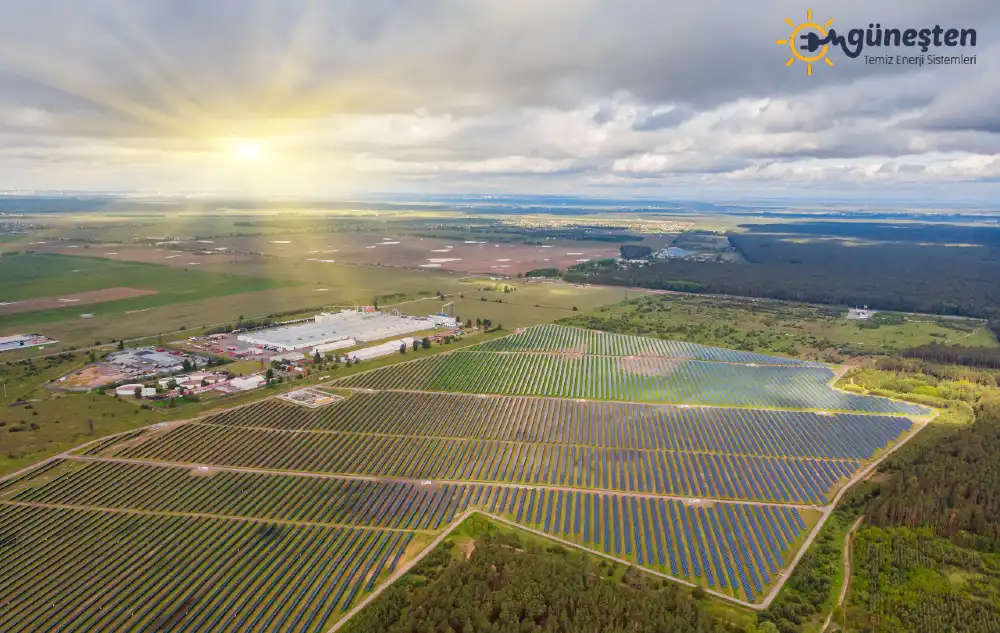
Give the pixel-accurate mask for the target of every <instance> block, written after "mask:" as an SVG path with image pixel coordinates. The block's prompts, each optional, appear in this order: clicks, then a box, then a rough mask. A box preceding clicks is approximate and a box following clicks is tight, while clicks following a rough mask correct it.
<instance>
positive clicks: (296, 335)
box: [238, 307, 455, 353]
mask: <svg viewBox="0 0 1000 633" xmlns="http://www.w3.org/2000/svg"><path fill="white" fill-rule="evenodd" d="M454 326H455V319H454V318H452V317H448V316H442V315H432V316H428V317H414V316H407V315H403V314H399V313H398V312H397V311H393V313H391V314H386V313H383V312H379V311H377V310H375V309H373V308H371V307H367V308H361V309H354V310H343V311H341V312H322V313H320V314H317V315H316V316H315V317H314V319H313V322H312V323H303V324H299V325H289V326H286V327H278V328H273V329H269V330H259V331H256V332H247V333H244V334H240V335H239V337H238V338H239V340H240V341H243V342H245V343H249V344H252V345H258V346H260V347H262V348H264V349H274V350H278V351H290V350H294V349H306V348H315V347H317V346H324V345H330V344H334V343H338V342H341V341H346V340H348V339H352V340H353V341H354V343H355V344H357V343H367V342H369V341H379V340H382V339H387V338H391V337H394V336H402V335H404V334H410V333H412V332H419V331H422V330H431V329H434V328H438V327H454ZM344 347H349V345H346V344H345V345H344ZM332 349H339V348H337V347H334V348H332ZM320 353H323V351H321V352H320Z"/></svg>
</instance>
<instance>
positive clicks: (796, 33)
mask: <svg viewBox="0 0 1000 633" xmlns="http://www.w3.org/2000/svg"><path fill="white" fill-rule="evenodd" d="M785 24H787V25H788V26H790V27H792V34H791V35H789V36H788V39H787V40H777V41H776V42H775V44H780V45H781V46H788V47H789V48H791V49H792V56H791V57H789V58H788V61H787V62H785V66H791V65H792V64H794V63H795V60H799V61H802V62H805V64H806V74H807V75H810V76H811V75H812V74H813V62H818V61H819V60H821V59H822V60H823V61H825V62H826V64H827V66H833V65H834V64H833V62H832V61H830V59H829V58H828V57H827V56H826V54H827V53H828V52H830V46H829V44H824V45H823V49H822V50H821V51H819V52H818V53H816V54H815V55H809V56H806V55H803V54H802V53H800V52H799V51H800V49H801V50H806V51H809V52H810V53H815V52H816V49H818V48H819V46H818V45H817V46H815V47H814V48H811V49H810V45H812V44H813V42H815V41H817V40H815V39H813V38H810V37H809V36H810V35H812V36H814V37H815V34H816V33H817V32H818V33H821V34H822V35H823V37H826V36H827V34H828V32H827V29H828V28H830V25H831V24H833V18H830V19H829V20H827V21H826V22H824V23H823V26H820V25H819V24H816V23H815V22H813V10H812V9H806V21H805V22H803V23H802V24H795V22H792V21H791V20H790V19H789V18H785ZM803 31H808V33H803ZM799 38H801V39H803V40H805V41H806V44H805V45H802V46H796V45H795V41H796V40H798V39H799Z"/></svg>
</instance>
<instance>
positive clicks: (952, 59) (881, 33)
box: [775, 9, 976, 76]
mask: <svg viewBox="0 0 1000 633" xmlns="http://www.w3.org/2000/svg"><path fill="white" fill-rule="evenodd" d="M785 24H787V25H788V26H789V27H790V28H791V29H792V32H791V34H790V35H789V36H788V38H787V39H783V40H776V41H775V43H776V44H778V45H779V46H787V47H788V48H789V49H791V51H792V56H791V57H789V58H788V60H787V61H786V62H785V66H791V65H792V64H794V63H795V62H796V61H801V62H803V63H804V64H805V65H806V75H809V76H811V75H812V71H813V64H815V63H819V62H820V61H823V62H824V63H825V64H826V65H827V66H830V67H833V66H835V64H834V63H833V61H832V60H831V59H830V58H829V54H830V52H831V50H830V49H831V48H833V49H836V48H840V50H841V51H842V52H843V53H844V55H845V56H847V57H848V58H849V59H856V58H858V57H860V56H861V53H862V51H863V50H864V49H865V48H866V47H868V48H917V47H919V48H920V54H917V53H916V52H910V53H907V54H891V55H865V56H864V63H865V64H867V65H876V66H891V65H894V64H895V65H899V66H902V65H910V66H923V65H924V64H927V65H949V64H975V63H976V56H975V55H937V54H934V53H931V54H925V53H927V52H928V51H929V50H930V49H931V48H935V49H936V48H940V47H942V46H944V47H949V48H953V47H956V46H959V47H962V48H965V47H966V46H969V47H972V48H975V46H976V29H956V28H949V29H945V28H942V27H941V25H940V24H935V25H934V26H933V27H932V28H923V29H914V28H907V29H895V28H889V27H885V28H883V27H882V24H881V23H879V22H876V23H873V24H869V25H868V28H867V29H861V28H854V29H847V31H846V33H847V35H846V36H845V35H839V34H837V31H836V29H833V28H831V27H832V25H833V18H829V19H828V20H827V21H826V22H824V23H823V24H820V23H818V22H816V21H814V20H813V11H812V9H807V10H806V20H805V22H802V23H800V24H796V23H795V22H793V21H792V20H791V19H789V18H785Z"/></svg>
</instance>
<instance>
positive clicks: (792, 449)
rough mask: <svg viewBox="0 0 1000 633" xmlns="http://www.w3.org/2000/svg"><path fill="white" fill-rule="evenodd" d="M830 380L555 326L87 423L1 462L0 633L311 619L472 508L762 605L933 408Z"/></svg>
mask: <svg viewBox="0 0 1000 633" xmlns="http://www.w3.org/2000/svg"><path fill="white" fill-rule="evenodd" d="M833 377H834V372H833V370H831V369H830V368H829V367H826V366H824V365H819V364H816V363H809V362H804V361H796V360H791V359H784V358H777V357H768V356H763V355H760V354H752V353H748V352H739V351H729V350H722V349H716V348H709V347H704V346H699V345H692V344H688V343H675V342H669V341H660V340H655V339H645V338H641V337H631V336H620V335H613V334H604V333H599V332H590V331H586V330H579V329H575V328H566V327H560V326H551V325H549V326H538V327H534V328H529V329H528V330H525V331H523V332H518V333H515V334H512V335H510V336H507V337H504V338H501V339H495V340H493V341H490V342H488V343H484V344H482V345H479V346H476V347H474V348H467V349H465V350H457V351H454V352H451V353H445V354H439V355H436V356H429V357H426V358H422V359H418V360H414V361H409V362H402V363H399V364H396V365H389V366H386V367H382V368H378V369H373V370H371V371H369V372H365V373H360V374H355V375H352V376H350V377H347V378H344V379H342V380H336V381H334V382H333V383H330V384H331V386H335V387H337V388H339V389H341V390H343V389H348V390H353V392H354V393H353V394H352V395H350V396H349V397H346V398H344V399H340V400H336V401H333V402H331V403H329V404H325V405H323V406H316V407H304V406H302V405H300V404H297V403H296V402H291V401H286V400H282V399H279V398H272V399H268V400H264V401H261V402H257V403H254V404H250V405H246V406H243V407H240V408H236V409H231V410H228V411H223V412H221V413H216V414H213V415H210V416H208V417H205V418H201V419H198V420H193V421H190V422H185V423H177V424H172V425H165V426H161V427H159V428H150V429H146V430H144V431H141V432H130V433H127V434H123V435H121V436H118V437H116V438H109V439H104V440H99V441H97V442H95V443H93V444H91V445H89V446H87V447H84V448H83V449H81V450H79V451H77V452H75V453H70V454H65V455H63V456H61V457H59V458H57V459H53V460H50V461H48V462H46V463H45V464H43V465H42V466H40V467H38V468H36V469H34V470H32V471H27V472H22V473H21V474H19V475H16V476H14V477H12V478H8V479H6V480H3V481H0V553H2V554H3V557H2V558H0V629H2V630H4V631H24V632H27V631H53V630H58V631H95V630H101V631H147V630H160V631H276V630H280V631H294V632H307V631H308V632H317V633H319V632H324V631H327V630H329V629H330V628H331V627H332V626H334V625H335V624H337V622H338V621H340V620H341V619H342V618H343V617H344V615H345V614H346V613H348V612H349V611H351V609H352V608H353V607H355V606H356V605H358V604H360V603H361V601H362V600H364V598H365V597H366V596H369V595H371V594H372V592H373V591H377V590H378V589H379V588H380V587H384V586H385V585H386V584H387V583H388V582H390V581H391V580H393V579H394V578H395V577H396V576H398V575H399V574H401V573H403V572H404V571H405V569H406V568H407V565H408V564H410V563H412V562H413V561H415V560H418V559H419V557H420V556H421V555H422V554H423V553H425V552H426V551H428V550H429V549H430V548H431V546H432V545H433V541H434V540H435V539H436V538H438V537H440V536H441V535H442V534H443V533H445V532H446V531H447V530H450V529H451V528H452V527H453V526H454V525H456V524H457V522H458V521H459V520H460V519H461V517H463V516H464V515H465V514H466V513H467V512H470V511H478V512H482V513H485V514H488V515H491V516H494V517H497V518H500V519H503V520H505V521H508V522H512V523H516V524H518V525H521V526H523V527H525V528H528V529H531V530H534V531H536V532H539V533H542V534H545V535H547V536H549V537H551V538H553V539H557V540H559V541H561V542H563V543H566V544H568V545H571V546H575V547H578V548H582V549H585V550H588V551H590V552H592V553H594V554H595V555H599V556H605V557H611V558H614V559H617V560H620V561H625V562H627V563H630V564H633V565H636V566H638V567H639V568H642V569H645V570H647V571H648V572H650V573H653V574H659V575H662V576H665V577H669V578H672V579H674V580H677V581H679V582H684V583H688V584H692V585H697V586H701V587H703V588H704V589H705V590H706V591H708V592H710V593H712V594H713V595H716V596H719V597H721V598H724V599H727V600H730V601H734V602H738V603H740V604H743V605H745V606H748V607H751V608H760V607H762V606H765V605H766V604H768V603H769V600H770V597H772V596H773V593H774V591H775V590H776V589H777V588H778V587H779V586H780V583H781V581H782V580H783V579H784V578H785V577H787V572H788V571H789V569H790V567H791V566H792V565H794V563H795V561H796V560H797V556H799V555H800V554H801V552H802V550H803V547H804V546H805V545H806V544H807V543H808V541H809V539H810V537H811V535H812V534H815V532H816V531H817V530H818V529H819V527H820V525H821V524H822V521H823V520H825V517H826V515H827V514H828V512H829V511H830V509H831V508H832V504H833V502H834V501H835V498H836V496H837V494H838V493H839V492H841V491H842V490H844V488H845V486H846V485H847V484H848V483H850V482H851V481H852V479H854V478H857V477H860V476H862V475H864V474H865V473H866V472H867V471H868V470H869V469H870V468H871V467H872V465H873V464H875V463H876V462H877V460H879V459H880V458H881V457H883V456H884V455H886V454H887V452H888V451H890V450H892V448H893V447H894V446H898V445H899V444H900V443H901V442H903V441H906V440H907V439H908V438H909V437H912V435H913V434H914V433H916V432H917V431H919V429H920V428H921V427H922V425H923V423H924V420H923V417H924V416H926V415H928V414H930V413H931V412H930V411H929V410H927V409H924V408H922V407H919V406H916V405H911V404H907V403H903V402H897V401H893V400H889V399H884V398H877V397H870V396H861V395H855V394H848V393H843V392H840V391H837V390H835V389H833V388H832V387H830V386H829V383H830V381H831V380H832V379H833ZM344 393H346V392H344Z"/></svg>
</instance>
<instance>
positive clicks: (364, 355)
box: [347, 336, 413, 361]
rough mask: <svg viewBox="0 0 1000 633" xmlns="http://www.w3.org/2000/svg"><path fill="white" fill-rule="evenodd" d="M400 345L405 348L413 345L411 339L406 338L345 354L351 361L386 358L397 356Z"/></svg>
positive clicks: (410, 337)
mask: <svg viewBox="0 0 1000 633" xmlns="http://www.w3.org/2000/svg"><path fill="white" fill-rule="evenodd" d="M400 345H405V346H406V347H407V348H410V347H411V346H412V345H413V337H412V336H407V337H406V338H401V339H399V340H398V341H389V342H387V343H382V344H381V345H373V346H371V347H366V348H364V349H359V350H357V351H354V352H349V353H348V354H347V358H349V359H351V360H352V361H354V360H370V359H372V358H379V357H381V356H388V355H389V354H398V353H399V347H400Z"/></svg>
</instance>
